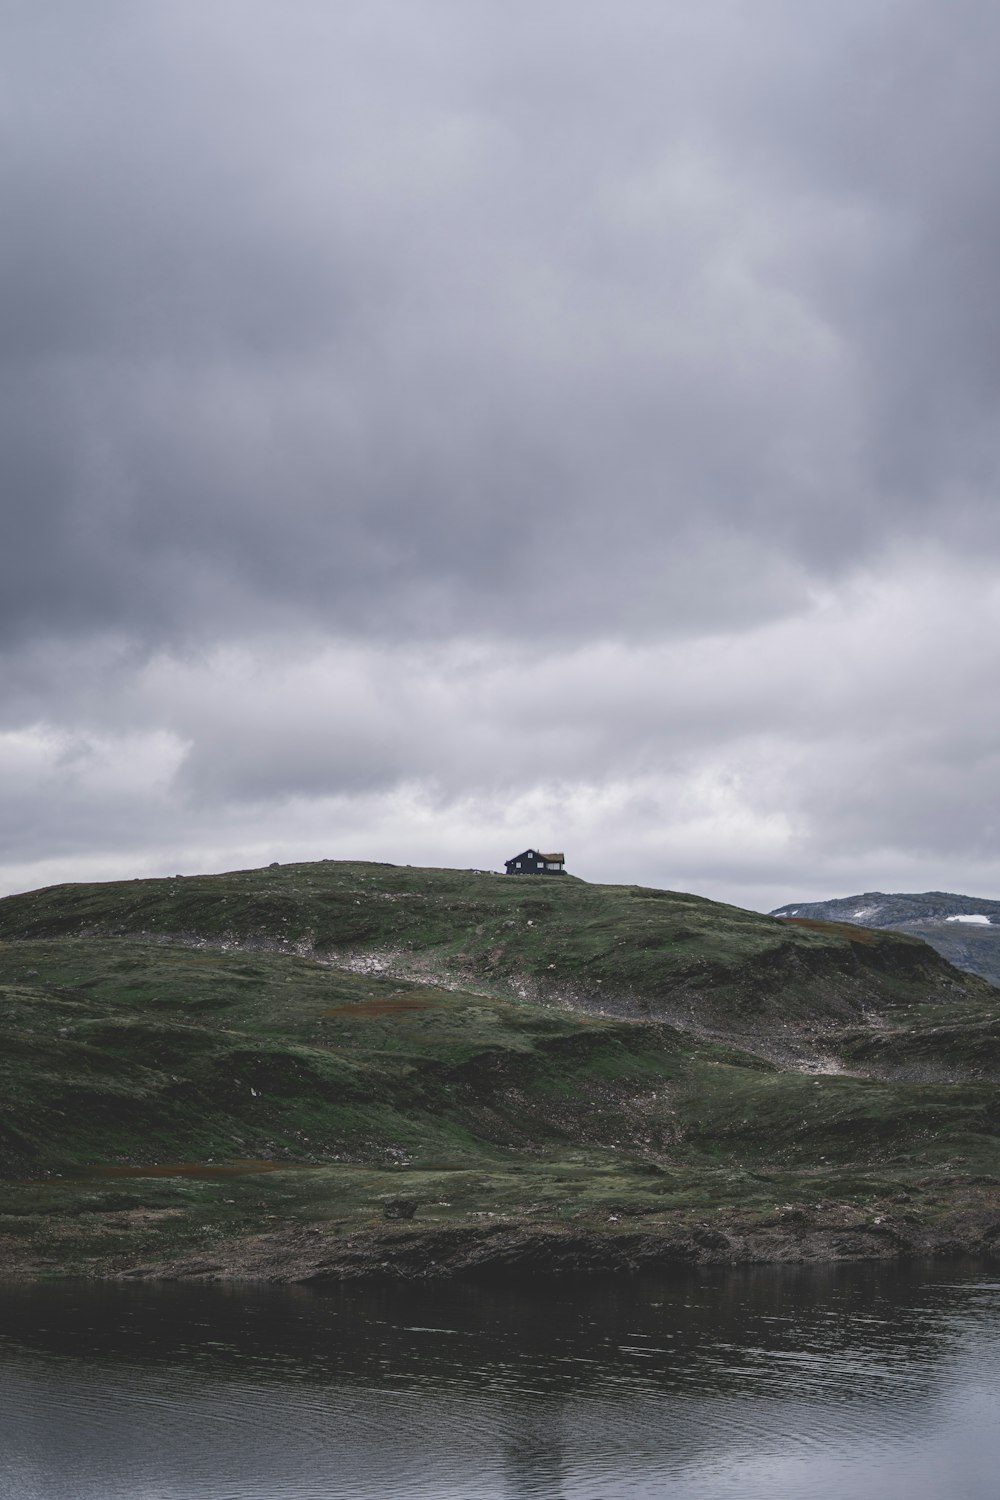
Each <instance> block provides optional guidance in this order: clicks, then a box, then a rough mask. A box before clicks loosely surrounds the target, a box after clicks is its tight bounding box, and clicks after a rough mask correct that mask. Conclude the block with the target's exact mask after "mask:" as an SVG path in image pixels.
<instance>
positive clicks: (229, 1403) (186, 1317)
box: [0, 1267, 1000, 1500]
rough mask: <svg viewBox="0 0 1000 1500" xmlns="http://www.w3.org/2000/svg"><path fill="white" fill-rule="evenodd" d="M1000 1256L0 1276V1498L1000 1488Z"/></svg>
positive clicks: (975, 1499)
mask: <svg viewBox="0 0 1000 1500" xmlns="http://www.w3.org/2000/svg"><path fill="white" fill-rule="evenodd" d="M998 1476H1000V1281H995V1280H993V1279H991V1275H990V1274H989V1273H985V1274H984V1273H983V1271H982V1270H981V1269H980V1270H975V1269H969V1268H965V1269H961V1270H955V1269H954V1268H953V1267H952V1268H948V1269H940V1268H938V1269H936V1270H924V1271H922V1272H921V1271H913V1270H911V1271H901V1270H900V1269H899V1268H885V1267H868V1268H856V1267H855V1268H852V1267H835V1268H828V1269H825V1270H794V1269H793V1270H789V1269H779V1268H763V1269H756V1270H735V1271H728V1272H720V1273H717V1274H716V1273H713V1274H711V1275H701V1276H692V1277H690V1278H682V1279H678V1278H677V1277H673V1278H671V1279H669V1280H657V1279H644V1280H641V1281H636V1282H628V1283H616V1284H611V1285H609V1284H605V1285H603V1286H594V1285H587V1284H583V1285H577V1286H570V1285H567V1284H562V1285H558V1286H556V1288H555V1289H553V1287H552V1286H544V1287H542V1286H539V1287H538V1288H536V1289H535V1291H534V1293H533V1292H532V1291H531V1290H528V1291H525V1290H524V1289H521V1290H520V1291H517V1292H514V1291H510V1292H506V1291H504V1292H497V1291H493V1290H483V1289H478V1288H470V1287H464V1288H457V1289H449V1290H437V1291H433V1292H429V1291H424V1292H414V1291H404V1290H400V1289H390V1290H381V1291H371V1290H368V1291H360V1290H357V1289H354V1290H350V1289H338V1290H334V1291H330V1292H319V1291H312V1290H296V1289H280V1290H274V1289H260V1288H239V1289H219V1288H213V1287H177V1286H175V1287H170V1286H167V1287H148V1286H146V1287H143V1286H121V1287H115V1286H103V1287H101V1286H97V1287H95V1286H90V1285H85V1284H73V1285H61V1286H56V1287H46V1288H16V1287H8V1288H7V1289H5V1290H4V1289H0V1500H126V1497H127V1500H258V1497H261V1500H263V1497H267V1500H342V1497H343V1500H348V1497H349V1500H374V1497H376V1496H377V1497H379V1500H403V1497H406V1500H500V1497H504V1500H527V1497H531V1500H614V1497H618V1496H623V1497H631V1496H634V1497H642V1500H646V1497H650V1500H651V1497H653V1496H655V1497H657V1500H660V1497H664V1500H727V1497H730V1496H733V1497H735V1496H739V1497H741V1500H764V1497H767V1500H774V1497H780V1500H834V1497H836V1500H844V1496H845V1495H848V1496H850V1497H851V1500H995V1497H996V1496H997V1494H998V1492H1000V1478H998Z"/></svg>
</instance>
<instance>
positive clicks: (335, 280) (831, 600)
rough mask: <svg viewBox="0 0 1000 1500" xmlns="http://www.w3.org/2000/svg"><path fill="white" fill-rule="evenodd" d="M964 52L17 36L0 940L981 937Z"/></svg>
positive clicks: (875, 5) (404, 26) (983, 618)
mask: <svg viewBox="0 0 1000 1500" xmlns="http://www.w3.org/2000/svg"><path fill="white" fill-rule="evenodd" d="M998 77H1000V11H998V10H997V8H996V6H995V5H993V4H991V3H989V0H948V3H945V0H936V3H934V0H839V3H838V4H837V5H830V4H829V0H822V3H820V0H756V3H755V4H752V5H751V4H747V3H743V0H699V3H698V4H696V5H695V4H691V3H690V0H532V3H531V4H528V3H527V0H525V3H523V4H522V3H517V0H516V3H514V4H509V3H508V4H500V3H499V0H420V3H414V0H337V3H335V4H331V3H330V0H295V3H294V4H292V5H289V4H288V3H287V0H143V3H142V4H138V5H137V4H135V3H134V0H88V3H87V4H86V5H81V4H80V3H79V0H44V3H41V4H40V3H39V0H0V101H2V102H0V143H2V150H0V187H2V201H3V204H4V214H3V218H4V224H3V231H2V234H0V327H2V337H0V380H2V390H0V495H2V535H0V684H2V692H0V828H2V834H0V891H13V890H23V889H27V888H30V887H33V886H38V885H43V884H51V883H54V882H56V881H62V880H81V879H103V878H112V877H119V876H133V875H146V874H162V873H173V872H175V871H180V872H184V873H188V872H194V871H199V870H220V869H228V868H233V867H235V866H245V865H252V864H260V863H266V862H269V861H271V860H281V861H285V860H292V859H303V858H306V859H308V858H321V857H331V858H372V859H384V860H390V861H393V862H396V863H402V864H405V863H412V864H448V865H458V866H463V867H464V866H472V867H479V868H487V867H492V868H497V867H502V862H503V860H504V859H505V858H507V857H509V856H510V855H512V854H514V853H516V852H518V851H519V850H521V849H523V848H524V847H526V846H527V845H529V844H535V845H541V846H542V847H543V848H547V847H554V848H557V849H564V850H565V852H566V855H567V861H568V867H569V869H570V870H571V871H573V872H574V873H577V874H580V875H582V876H584V877H585V878H587V879H589V880H609V881H629V882H631V881H636V882H641V883H646V884H651V885H658V886H667V887H672V888H675V889H682V890H690V891H695V892H698V893H700V894H703V895H707V896H712V897H716V898H718V899H721V900H729V901H736V902H738V903H740V904H742V905H746V906H751V907H755V908H759V909H764V910H766V909H768V908H770V907H773V906H776V905H778V904H779V903H783V902H786V901H792V900H797V899H798V900H808V899H819V898H823V897H830V896H836V895H846V894H850V893H853V892H855V891H863V890H866V889H886V890H925V889H928V888H938V889H952V890H961V891H966V892H969V893H972V894H978V895H984V896H995V895H1000V815H998V802H997V793H998V785H1000V692H998V690H997V689H998V677H1000V674H998V666H1000V504H998V494H1000V491H998V477H1000V405H998V398H1000V91H998V88H997V78H998Z"/></svg>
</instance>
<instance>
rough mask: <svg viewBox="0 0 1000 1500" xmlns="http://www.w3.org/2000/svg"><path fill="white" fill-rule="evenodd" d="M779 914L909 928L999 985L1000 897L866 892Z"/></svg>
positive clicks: (778, 913) (959, 964)
mask: <svg viewBox="0 0 1000 1500" xmlns="http://www.w3.org/2000/svg"><path fill="white" fill-rule="evenodd" d="M771 915H772V916H774V917H796V916H798V917H811V918H816V919H819V920H821V921H827V922H852V923H857V924H858V925H859V926H863V927H878V928H881V929H885V930H892V931H894V932H907V933H909V934H910V936H911V937H917V938H920V939H922V941H923V942H925V943H929V944H930V945H931V947H932V948H934V949H936V950H937V952H938V953H940V954H941V955H942V956H943V957H944V958H946V959H947V960H948V962H949V963H950V964H954V965H955V967H956V968H959V969H966V970H967V971H968V972H969V973H970V974H979V975H980V976H981V977H982V978H983V979H987V980H989V982H990V984H995V985H1000V901H991V900H987V899H985V898H984V897H982V896H958V895H955V894H954V893H953V892H950V891H924V892H923V894H921V895H916V894H898V895H886V894H885V892H883V891H866V892H865V893H864V895H861V896H842V897H839V898H838V899H837V900H834V901H813V902H809V903H802V902H799V903H798V904H797V905H796V904H794V903H792V904H789V905H788V906H781V907H779V908H778V909H777V911H774V912H772V913H771Z"/></svg>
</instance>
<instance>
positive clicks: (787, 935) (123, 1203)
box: [0, 862, 1000, 1274]
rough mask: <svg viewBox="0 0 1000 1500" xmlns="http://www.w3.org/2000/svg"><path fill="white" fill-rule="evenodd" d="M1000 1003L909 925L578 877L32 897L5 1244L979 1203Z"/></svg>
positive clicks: (367, 879) (333, 872)
mask: <svg viewBox="0 0 1000 1500" xmlns="http://www.w3.org/2000/svg"><path fill="white" fill-rule="evenodd" d="M997 999H1000V995H998V994H997V992H996V991H994V990H992V989H991V988H990V987H989V986H987V985H985V984H983V983H982V982H981V981H979V980H976V979H974V978H973V977H972V976H970V975H962V974H959V973H957V972H956V971H954V970H952V969H950V968H949V967H948V966H947V965H946V964H945V963H943V962H942V961H941V960H940V958H939V957H938V956H937V955H936V954H935V953H934V952H933V951H932V950H930V949H929V948H927V947H926V946H925V945H923V944H921V943H919V942H917V941H915V940H914V939H912V938H910V937H907V936H905V935H904V936H899V935H896V934H891V933H882V932H873V931H866V930H859V929H857V928H852V927H847V926H838V925H836V924H833V925H831V924H822V923H814V922H805V923H797V922H780V921H776V920H773V919H771V918H768V917H762V916H759V915H756V914H754V913H750V912H743V911H740V910H738V909H736V908H732V907H727V906H721V905H719V904H717V903H712V902H708V901H703V900H700V899H698V898H696V897H693V896H685V895H678V894H674V893H670V892H660V891H650V890H641V889H638V888H632V887H599V886H588V885H584V884H583V883H582V882H579V881H574V880H570V879H566V878H563V879H548V880H543V879H537V880H531V879H521V880H518V879H508V878H506V877H500V876H491V875H480V874H477V873H475V872H471V871H466V872H463V871H448V870H411V869H408V868H404V869H400V868H396V867H392V866H385V865H370V864H368V865H366V864H344V863H334V862H324V863H321V864H313V865H297V866H285V867H281V868H277V867H271V868H269V869H265V870H250V871H240V872H236V873H233V874H229V875H219V876H206V877H195V878H187V879H180V878H178V879H176V880H166V881H134V882H119V883H114V884H106V885H86V886H85V885H79V886H61V887H54V888H52V889H50V890H46V891H38V892H32V893H29V894H27V895H23V896H15V897H9V898H7V899H6V900H4V901H0V1029H2V1036H3V1049H2V1054H0V1169H2V1170H3V1171H4V1172H5V1173H6V1176H7V1179H8V1180H7V1186H6V1189H5V1191H4V1196H3V1200H2V1202H0V1210H2V1212H0V1252H2V1251H3V1250H4V1249H5V1250H6V1254H7V1258H8V1262H9V1263H10V1264H11V1265H14V1266H17V1265H18V1264H20V1263H24V1264H28V1263H31V1264H34V1265H36V1266H38V1265H41V1266H44V1267H47V1268H48V1269H49V1270H50V1271H52V1270H65V1269H67V1268H69V1269H76V1270H85V1271H86V1270H94V1269H95V1268H98V1269H102V1270H103V1271H104V1272H107V1271H108V1270H109V1269H115V1268H118V1269H120V1268H122V1267H127V1266H128V1265H131V1264H135V1263H137V1262H138V1261H143V1260H145V1261H149V1260H150V1259H151V1258H152V1260H154V1261H156V1260H163V1259H164V1257H166V1258H167V1259H168V1260H169V1258H170V1256H171V1255H173V1256H176V1255H179V1254H188V1255H190V1254H191V1253H193V1251H194V1249H196V1248H197V1247H199V1246H201V1245H202V1244H203V1241H204V1240H205V1238H206V1236H207V1238H208V1240H210V1241H211V1242H212V1243H215V1244H217V1243H221V1242H223V1241H225V1243H226V1244H228V1245H230V1246H231V1245H234V1244H238V1243H241V1242H242V1241H243V1240H245V1239H246V1238H247V1237H248V1236H251V1235H254V1234H259V1233H260V1232H261V1231H262V1230H263V1229H266V1228H268V1227H273V1226H275V1225H280V1226H286V1227H287V1226H289V1225H304V1226H311V1228H312V1229H313V1230H316V1231H317V1232H319V1233H321V1234H322V1235H324V1236H328V1235H333V1236H335V1237H339V1238H341V1239H343V1238H344V1237H345V1236H346V1237H347V1238H348V1239H349V1238H350V1236H352V1235H354V1234H356V1233H358V1232H363V1231H366V1230H370V1229H371V1228H372V1226H375V1225H377V1224H379V1223H381V1221H382V1218H383V1215H384V1214H385V1213H386V1211H387V1210H386V1204H387V1203H388V1204H389V1209H388V1212H389V1213H390V1215H391V1214H392V1213H393V1212H394V1211H395V1210H394V1209H393V1207H392V1205H393V1202H394V1200H395V1199H396V1198H398V1197H400V1196H402V1197H403V1198H404V1199H408V1200H410V1202H411V1206H414V1205H415V1207H416V1218H415V1220H414V1223H415V1224H418V1225H420V1226H422V1229H423V1230H424V1231H425V1232H429V1231H430V1229H432V1228H433V1227H435V1226H438V1227H440V1226H441V1225H451V1226H455V1225H456V1224H457V1225H462V1226H466V1227H468V1226H473V1227H475V1226H477V1225H478V1226H483V1225H486V1224H489V1223H490V1222H493V1221H495V1222H497V1223H501V1222H502V1223H508V1222H516V1223H527V1222H529V1221H530V1222H531V1223H533V1224H539V1223H545V1224H550V1225H552V1224H555V1225H559V1224H577V1225H578V1224H584V1225H587V1226H590V1227H591V1228H593V1227H595V1226H598V1225H599V1226H601V1227H602V1230H603V1231H605V1232H608V1233H618V1232H620V1229H619V1226H620V1225H621V1224H623V1223H626V1224H627V1223H632V1222H635V1221H636V1220H638V1219H641V1221H642V1222H643V1223H644V1224H646V1225H653V1224H658V1223H659V1224H665V1223H667V1222H671V1223H673V1222H675V1221H677V1220H678V1216H680V1219H681V1220H683V1221H684V1222H687V1221H688V1220H689V1219H690V1218H691V1216H692V1215H694V1216H698V1215H701V1216H704V1215H705V1214H706V1213H710V1214H712V1215H713V1216H716V1218H715V1219H713V1222H716V1220H718V1222H720V1223H721V1222H723V1221H724V1220H726V1221H727V1222H728V1220H727V1216H730V1217H732V1216H734V1215H735V1216H736V1219H738V1220H739V1221H740V1222H741V1223H745V1222H756V1221H757V1220H760V1221H761V1222H764V1221H766V1220H767V1218H768V1216H769V1215H770V1216H772V1217H773V1215H774V1214H775V1213H779V1215H780V1214H784V1213H786V1211H789V1212H793V1213H802V1214H805V1215H806V1217H807V1218H808V1216H809V1215H810V1214H812V1215H815V1214H817V1213H820V1212H821V1211H824V1212H829V1211H830V1206H831V1205H839V1210H838V1211H841V1212H846V1211H847V1210H846V1209H845V1205H847V1206H848V1207H850V1208H851V1211H852V1212H854V1211H856V1210H857V1209H858V1206H859V1205H863V1206H864V1209H865V1212H866V1213H868V1214H869V1215H870V1214H871V1212H873V1210H872V1208H871V1205H872V1204H878V1203H886V1202H897V1203H900V1202H906V1203H907V1204H916V1205H918V1206H919V1207H920V1212H921V1213H922V1214H923V1215H924V1217H925V1218H929V1219H933V1218H934V1217H935V1215H937V1216H940V1215H942V1214H947V1213H949V1212H953V1211H955V1209H956V1207H960V1208H963V1209H968V1208H970V1206H979V1207H982V1206H983V1204H986V1205H989V1204H990V1203H991V1202H992V1197H993V1196H994V1195H995V1190H996V1185H997V1183H998V1181H1000V1177H998V1175H995V1174H1000V1141H998V1139H997V1130H998V1123H1000V1122H998V1112H997V1094H996V1087H995V1080H996V1075H997V1071H998V1069H1000V1045H998V1043H1000V1010H998V1008H997V1006H996V1003H995V1002H996V1000H997ZM790 1205H791V1207H790ZM796 1205H798V1206H797V1207H796ZM406 1211H408V1210H406V1209H405V1208H404V1209H401V1210H400V1212H406ZM908 1211H910V1212H915V1210H908ZM719 1216H721V1218H720V1217H719ZM699 1222H700V1221H699ZM227 1254H229V1255H230V1260H231V1258H232V1252H227ZM225 1260H226V1257H225V1256H223V1262H225ZM275 1274H278V1272H276V1273H275Z"/></svg>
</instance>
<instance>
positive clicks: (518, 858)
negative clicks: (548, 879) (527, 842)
mask: <svg viewBox="0 0 1000 1500" xmlns="http://www.w3.org/2000/svg"><path fill="white" fill-rule="evenodd" d="M565 863H566V856H565V854H540V853H539V852H538V850H537V849H525V851H524V853H523V854H515V855H514V858H513V859H508V860H507V874H508V875H565V874H566V871H565V870H564V869H563V866H564V864H565Z"/></svg>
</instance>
